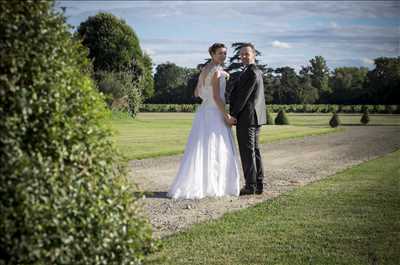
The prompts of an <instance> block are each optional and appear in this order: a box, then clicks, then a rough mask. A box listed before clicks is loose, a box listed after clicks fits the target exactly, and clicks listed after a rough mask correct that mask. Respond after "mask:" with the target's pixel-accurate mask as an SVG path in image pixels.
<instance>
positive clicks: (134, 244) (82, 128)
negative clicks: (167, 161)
mask: <svg viewBox="0 0 400 265" xmlns="http://www.w3.org/2000/svg"><path fill="white" fill-rule="evenodd" d="M64 21H65V19H64V17H63V16H61V15H60V14H57V13H55V11H54V9H53V3H51V2H49V1H29V2H25V3H24V4H15V3H13V2H12V1H1V2H0V35H1V36H2V37H1V39H0V72H1V78H0V87H1V90H0V165H1V166H0V212H1V215H0V234H1V237H0V264H71V265H72V264H73V265H80V264H140V263H141V262H142V261H143V260H144V259H145V256H146V254H147V253H149V252H151V251H152V250H154V248H155V246H156V245H155V243H156V242H155V241H153V239H152V233H151V226H150V224H149V223H148V221H147V220H146V219H145V218H144V217H143V214H142V212H141V210H140V208H138V205H137V202H136V198H135V196H133V192H132V187H131V185H130V184H129V182H128V181H127V179H126V177H125V176H126V172H125V170H124V167H123V166H122V164H121V163H120V160H121V159H120V155H118V154H117V153H116V151H115V148H114V145H113V143H112V142H111V140H110V137H109V136H110V131H109V129H107V128H106V127H105V125H103V124H104V121H103V118H104V117H105V116H106V114H107V113H106V110H107V108H106V106H105V103H104V101H103V98H102V97H101V96H100V94H99V93H98V92H97V91H96V89H95V88H94V85H93V83H92V81H91V79H90V78H89V76H88V75H87V73H85V69H87V66H88V64H89V60H88V59H86V58H87V54H86V49H83V48H82V46H81V44H79V43H77V42H76V41H74V40H73V39H72V37H71V34H70V33H69V30H68V27H67V26H66V25H65V24H64Z"/></svg>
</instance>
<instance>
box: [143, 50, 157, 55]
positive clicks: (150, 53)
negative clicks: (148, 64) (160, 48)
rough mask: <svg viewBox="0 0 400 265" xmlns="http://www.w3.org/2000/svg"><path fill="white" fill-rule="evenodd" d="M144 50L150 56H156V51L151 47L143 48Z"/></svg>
mask: <svg viewBox="0 0 400 265" xmlns="http://www.w3.org/2000/svg"><path fill="white" fill-rule="evenodd" d="M143 52H144V53H146V54H147V55H149V56H154V55H155V54H156V53H155V51H153V50H152V49H149V48H143Z"/></svg>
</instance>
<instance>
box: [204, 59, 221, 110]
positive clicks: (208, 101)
mask: <svg viewBox="0 0 400 265" xmlns="http://www.w3.org/2000/svg"><path fill="white" fill-rule="evenodd" d="M217 71H221V75H220V77H219V96H220V98H221V100H222V102H224V103H225V87H226V79H225V73H224V72H223V71H222V67H221V66H219V65H217V66H214V67H212V68H211V70H210V71H209V73H208V74H207V76H206V77H205V79H204V83H203V85H202V86H201V87H200V97H201V99H202V100H203V102H202V103H201V105H202V106H203V107H217V104H216V103H215V100H214V97H213V87H212V77H213V75H214V74H215V72H217Z"/></svg>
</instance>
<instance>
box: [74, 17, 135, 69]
mask: <svg viewBox="0 0 400 265" xmlns="http://www.w3.org/2000/svg"><path fill="white" fill-rule="evenodd" d="M77 34H78V35H79V37H80V38H81V39H82V44H83V45H85V46H86V47H88V48H89V58H91V59H92V60H93V66H94V71H121V70H133V68H134V63H135V61H139V62H142V60H143V59H142V50H141V48H140V45H139V39H138V37H137V35H136V33H135V32H134V31H133V29H132V28H131V27H130V26H129V25H127V24H126V22H125V21H124V20H121V19H119V18H117V17H116V16H114V15H112V14H110V13H102V12H101V13H98V14H96V15H95V16H91V17H89V18H88V19H87V20H86V21H84V22H82V23H81V24H80V25H79V27H78V30H77Z"/></svg>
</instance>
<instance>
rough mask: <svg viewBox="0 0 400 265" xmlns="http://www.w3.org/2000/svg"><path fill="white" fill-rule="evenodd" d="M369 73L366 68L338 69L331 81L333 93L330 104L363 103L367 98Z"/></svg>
mask: <svg viewBox="0 0 400 265" xmlns="http://www.w3.org/2000/svg"><path fill="white" fill-rule="evenodd" d="M367 73H368V68H366V67H360V68H358V67H339V68H336V69H335V70H334V71H333V76H332V79H331V86H332V91H333V92H332V95H331V97H330V102H332V103H338V104H349V103H352V102H356V101H358V102H361V101H362V99H363V98H365V97H366V96H367V95H366V94H365V89H364V86H365V82H366V79H367Z"/></svg>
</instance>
